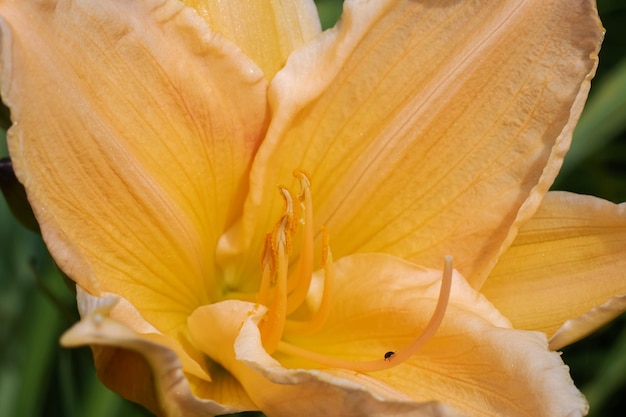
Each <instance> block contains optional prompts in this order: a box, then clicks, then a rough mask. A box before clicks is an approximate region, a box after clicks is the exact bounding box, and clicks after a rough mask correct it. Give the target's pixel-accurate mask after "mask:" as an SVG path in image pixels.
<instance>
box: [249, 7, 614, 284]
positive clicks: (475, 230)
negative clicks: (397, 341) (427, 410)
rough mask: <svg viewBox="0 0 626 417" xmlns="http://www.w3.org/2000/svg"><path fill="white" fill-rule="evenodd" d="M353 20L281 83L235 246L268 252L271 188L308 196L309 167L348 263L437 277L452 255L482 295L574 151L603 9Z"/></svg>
mask: <svg viewBox="0 0 626 417" xmlns="http://www.w3.org/2000/svg"><path fill="white" fill-rule="evenodd" d="M344 10H345V11H344V15H343V17H342V21H341V23H340V24H339V25H338V27H337V28H336V29H335V30H333V31H329V32H325V33H324V34H323V35H322V36H320V37H319V38H317V39H316V41H314V42H312V43H311V44H309V45H307V46H306V47H303V48H301V49H299V50H297V51H295V52H294V53H293V54H292V56H291V57H290V59H289V61H288V62H287V65H286V66H285V68H284V69H283V70H282V71H281V72H279V73H278V74H277V76H276V77H275V79H274V80H273V82H272V85H271V90H270V100H271V104H272V106H273V121H272V125H271V126H270V129H269V132H268V136H267V139H266V140H265V141H264V142H263V145H262V146H261V148H260V149H259V153H258V156H257V157H256V158H255V162H254V165H253V170H252V181H253V182H252V185H251V195H250V197H249V200H248V202H247V208H246V212H247V213H249V216H248V217H246V218H245V219H244V224H243V229H242V230H241V231H242V232H243V237H241V236H240V237H239V238H241V239H243V240H242V242H244V244H246V243H248V242H253V244H254V245H257V246H258V245H260V242H262V236H263V233H265V232H266V231H267V230H268V229H269V228H270V227H271V225H272V224H273V222H275V221H276V219H277V218H278V216H279V215H280V210H281V208H282V207H281V201H280V199H278V198H276V197H275V196H276V191H275V185H276V184H290V183H292V184H296V183H295V182H294V181H293V179H292V178H291V172H292V170H293V169H294V168H300V169H303V170H305V171H307V172H308V173H309V174H310V178H311V181H312V194H313V199H314V204H315V207H316V219H317V223H318V226H319V225H325V226H326V227H327V228H328V229H329V232H330V236H331V244H332V247H333V253H334V254H335V255H336V257H337V258H339V257H341V256H344V255H346V254H350V253H355V252H386V253H390V254H393V255H397V256H400V257H403V258H405V259H410V260H413V261H415V262H416V263H418V264H421V265H425V266H428V267H432V268H438V267H439V263H440V260H441V259H442V258H443V256H445V255H446V254H453V255H454V256H455V259H456V260H457V267H458V269H459V270H460V271H461V272H462V273H463V274H464V275H465V276H467V277H468V279H469V280H470V282H471V283H472V285H473V286H475V287H478V286H479V285H480V284H481V283H482V281H483V279H484V278H485V277H486V276H487V274H488V272H489V271H490V269H491V267H492V266H493V264H495V261H496V258H497V256H498V255H499V253H500V252H501V251H502V250H503V248H504V247H506V246H508V244H509V243H510V241H511V240H512V239H513V237H514V235H515V232H516V230H515V229H516V227H517V225H518V224H519V223H520V222H522V221H524V220H525V219H527V218H528V217H530V216H531V215H532V213H533V212H534V211H535V209H536V207H537V206H538V204H539V202H540V200H541V197H542V195H543V194H544V193H545V192H546V191H547V189H548V187H549V185H550V184H551V183H552V180H553V179H554V176H555V175H556V172H557V171H558V168H559V167H560V164H561V160H562V158H563V155H564V153H565V151H566V149H567V148H568V146H569V141H570V139H571V133H572V130H573V127H574V124H575V122H576V120H577V119H578V116H579V114H580V111H581V110H582V106H583V102H584V100H585V97H586V95H587V91H588V89H589V80H590V78H591V76H592V74H593V73H594V71H595V67H596V64H597V52H598V48H599V42H600V39H601V38H602V33H603V32H602V28H601V25H600V22H599V19H598V17H597V13H596V10H595V6H594V4H593V2H592V1H590V0H589V1H588V0H584V1H577V2H574V3H572V2H570V1H564V0H552V1H546V0H534V1H526V2H519V1H517V0H511V1H500V0H498V1H491V2H488V1H482V0H481V1H479V0H475V1H456V2H445V3H443V4H442V3H441V2H428V1H426V2H424V1H408V0H407V1H392V0H388V1H348V2H346V7H345V9H344ZM275 161H281V162H280V163H276V162H275ZM255 228H256V229H255ZM258 252H259V253H260V251H258ZM242 276H249V274H245V273H242Z"/></svg>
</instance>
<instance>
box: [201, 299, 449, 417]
mask: <svg viewBox="0 0 626 417" xmlns="http://www.w3.org/2000/svg"><path fill="white" fill-rule="evenodd" d="M264 312H265V310H264V309H263V307H260V306H258V305H257V306H255V305H254V304H251V303H247V302H244V301H235V300H229V301H224V302H221V303H218V304H212V305H208V306H204V307H200V308H199V309H198V310H196V312H194V313H193V314H192V316H191V317H190V319H189V330H190V334H191V337H192V339H193V341H194V344H195V345H196V346H197V347H198V348H199V349H201V350H203V351H204V352H205V353H206V354H207V355H208V356H209V357H211V358H212V359H213V360H216V361H217V362H219V363H220V364H221V365H222V366H224V367H225V368H226V369H227V370H228V371H230V372H231V373H232V374H233V375H234V376H235V377H237V379H238V380H239V381H240V382H241V384H242V385H243V386H244V388H245V389H246V390H247V392H248V394H249V395H250V397H251V398H252V400H253V401H254V402H255V403H256V405H257V406H258V407H259V408H260V409H261V410H262V411H263V412H264V413H266V414H267V415H270V416H276V417H281V416H284V417H292V416H307V417H316V416H320V417H327V416H331V415H332V416H350V417H370V416H379V417H387V416H388V417H394V416H398V417H399V416H424V417H453V416H459V414H458V413H457V412H455V411H454V410H451V409H450V408H449V407H447V406H445V405H443V404H439V403H436V402H432V401H427V402H424V403H416V402H413V401H410V400H408V399H407V397H406V396H403V395H402V394H401V393H398V392H394V390H393V389H389V388H388V387H387V388H385V389H376V390H372V389H371V388H372V387H370V386H365V385H362V384H360V383H358V382H355V381H351V380H350V379H349V378H348V377H349V375H345V374H344V375H340V376H337V375H333V373H327V372H323V371H317V370H305V369H286V368H284V367H282V366H281V364H280V363H279V362H277V361H276V360H275V359H273V358H272V357H271V356H269V355H268V354H267V353H266V352H265V350H264V349H263V346H262V343H261V338H260V333H259V330H258V327H257V323H258V321H259V320H260V319H261V318H262V316H263V314H264ZM207 329H211V331H207ZM383 393H384V394H383ZM383 395H384V396H383Z"/></svg>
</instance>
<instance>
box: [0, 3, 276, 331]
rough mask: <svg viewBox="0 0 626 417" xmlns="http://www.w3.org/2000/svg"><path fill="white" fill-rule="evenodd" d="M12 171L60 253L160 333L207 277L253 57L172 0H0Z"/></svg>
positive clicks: (248, 126) (231, 182)
mask: <svg viewBox="0 0 626 417" xmlns="http://www.w3.org/2000/svg"><path fill="white" fill-rule="evenodd" d="M0 15H1V16H2V27H1V28H2V56H1V74H0V77H1V79H2V98H3V100H4V101H5V103H7V104H8V105H9V106H10V108H11V113H12V119H13V121H14V126H13V127H12V128H11V130H10V131H9V148H10V154H11V157H12V160H13V162H14V165H15V169H16V173H17V175H18V177H19V179H20V181H21V182H23V183H24V185H25V186H26V189H27V192H28V196H29V199H30V202H31V204H32V206H33V207H34V209H35V212H36V215H37V218H38V220H39V222H40V224H41V227H42V231H43V235H44V238H45V240H46V243H47V245H48V247H49V249H50V250H51V252H52V254H53V255H54V257H55V259H56V261H57V263H58V264H59V265H60V266H61V268H62V269H63V270H64V271H65V272H66V273H67V274H68V275H69V276H70V277H71V278H72V279H74V280H75V281H76V282H78V283H79V284H80V285H81V286H83V287H84V288H86V289H87V290H88V291H89V292H91V293H93V294H97V293H98V292H100V291H104V292H107V291H108V292H111V293H116V294H123V295H124V296H125V297H126V298H127V299H128V300H129V301H130V302H131V303H132V304H133V305H134V306H135V307H137V309H138V310H140V311H141V313H142V314H143V316H144V317H145V318H146V319H147V320H148V321H149V322H150V323H152V324H153V325H154V326H155V327H157V328H158V329H159V330H160V331H162V332H164V333H169V334H170V335H172V334H175V333H176V330H175V329H176V328H177V327H178V326H181V325H183V324H184V322H185V320H186V317H187V315H188V313H189V312H190V311H192V310H193V309H195V307H196V306H198V305H202V304H205V303H207V302H210V301H211V300H212V298H213V297H215V291H218V288H217V287H218V285H217V283H216V280H217V278H216V270H215V262H214V259H213V256H214V248H215V242H216V240H217V238H218V237H219V235H220V234H221V233H222V232H223V230H224V229H225V228H226V227H228V225H229V224H230V223H232V222H233V220H234V219H235V218H236V217H237V216H238V211H239V210H240V206H241V202H240V201H241V199H242V198H243V195H245V193H246V180H247V172H248V169H249V164H250V160H251V157H252V155H253V153H254V152H255V150H256V148H257V146H258V142H259V140H260V138H261V137H262V135H263V132H264V129H265V123H266V122H265V118H266V114H265V111H266V99H265V90H266V83H265V81H264V80H263V76H262V73H261V72H260V71H259V69H258V68H257V67H256V66H255V64H254V63H253V62H251V61H250V60H249V59H248V58H246V57H244V56H243V55H242V54H241V53H240V52H239V50H238V49H237V48H236V47H235V46H234V45H232V44H231V43H230V42H228V41H225V40H223V39H222V38H220V37H219V36H217V35H215V34H214V33H212V32H210V31H209V29H208V28H207V26H206V23H205V22H204V20H202V19H201V18H199V17H198V16H197V15H196V13H195V12H194V11H193V10H192V9H191V8H186V7H184V6H183V5H182V4H180V3H179V2H177V1H173V0H148V1H106V2H102V1H100V0H87V1H82V2H75V1H70V0H58V1H56V0H43V1H27V0H25V1H19V2H2V3H1V4H0Z"/></svg>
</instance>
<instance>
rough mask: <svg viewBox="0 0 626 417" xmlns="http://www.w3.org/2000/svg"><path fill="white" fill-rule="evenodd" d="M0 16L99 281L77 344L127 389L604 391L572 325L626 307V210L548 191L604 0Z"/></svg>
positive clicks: (65, 2)
mask: <svg viewBox="0 0 626 417" xmlns="http://www.w3.org/2000/svg"><path fill="white" fill-rule="evenodd" d="M0 15H1V16H2V21H1V30H2V54H1V60H2V61H1V68H0V71H1V73H0V77H1V80H2V97H3V100H5V102H6V103H7V104H8V105H9V106H10V107H11V110H12V119H13V121H14V125H13V127H12V128H11V130H10V132H9V147H10V153H11V157H12V160H13V162H14V165H15V169H16V173H17V175H18V178H19V179H20V181H21V182H22V183H23V184H24V185H25V187H26V189H27V192H28V196H29V199H30V202H31V204H32V206H33V208H34V211H35V214H36V216H37V218H38V221H39V223H40V225H41V230H42V233H43V236H44V238H45V240H46V243H47V245H48V247H49V249H50V251H51V253H52V254H53V256H54V257H55V259H56V261H57V262H58V264H59V265H60V267H61V268H62V269H63V270H64V271H65V272H66V273H67V274H68V275H69V276H70V277H71V278H72V279H73V280H74V281H76V283H77V292H78V305H79V309H80V311H81V315H82V320H81V321H80V322H79V323H77V324H76V325H75V326H74V327H73V328H72V329H70V330H69V331H68V332H67V333H66V334H65V335H64V337H63V338H62V343H63V344H65V345H66V346H77V345H82V344H89V345H92V347H93V352H94V358H95V362H96V367H97V369H98V373H99V376H100V378H101V379H102V380H103V382H104V383H105V384H106V385H108V386H109V387H110V388H111V389H113V390H115V391H116V392H118V393H120V394H121V395H123V396H125V397H127V398H130V399H131V400H133V401H136V402H139V403H141V404H143V405H145V406H146V407H147V408H149V409H150V410H152V411H154V412H155V413H157V414H159V415H164V416H183V415H184V416H206V415H215V414H223V413H229V412H236V411H241V410H254V409H260V410H263V411H264V412H265V413H266V414H267V415H269V416H299V415H306V416H316V415H321V416H330V415H337V416H366V415H367V416H369V415H381V416H383V415H384V416H393V415H403V416H404V415H433V416H434V415H457V412H460V413H462V414H465V415H477V416H502V415H506V416H542V415H543V416H570V415H582V414H584V413H585V412H586V408H587V405H586V402H585V400H584V398H583V397H582V395H581V394H580V393H579V392H578V390H577V389H576V388H575V386H574V385H573V383H572V381H571V379H570V377H569V374H568V372H567V368H566V366H565V365H564V364H563V362H562V361H561V359H560V357H559V354H558V353H556V352H554V351H552V350H550V349H549V348H548V339H547V336H548V337H552V339H551V346H552V348H554V349H556V348H559V347H560V346H562V345H564V344H566V343H570V342H572V341H573V340H575V339H576V338H578V337H582V336H584V334H585V333H586V332H588V331H591V330H592V329H594V328H597V327H598V326H600V325H602V324H603V323H604V322H606V321H607V320H609V319H610V318H612V317H614V316H615V315H616V314H618V313H619V312H620V311H623V310H624V308H625V305H624V304H625V302H624V296H623V294H626V284H625V283H624V281H625V280H624V274H623V271H624V267H625V266H626V265H625V262H626V261H625V260H624V259H626V257H625V256H624V254H625V253H624V252H625V250H624V247H626V245H625V243H626V242H625V241H626V214H625V212H624V211H625V209H624V207H623V206H616V205H613V204H610V203H607V202H602V201H598V200H595V199H593V198H590V197H582V196H575V195H572V194H566V193H557V194H550V193H548V194H547V197H546V198H545V199H544V198H543V197H544V196H546V193H547V190H548V188H549V186H550V184H551V183H552V181H553V179H554V177H555V175H556V173H557V171H558V169H559V166H560V164H561V161H562V158H563V156H564V154H565V152H566V150H567V148H568V146H569V141H570V139H571V133H572V130H573V128H574V125H575V123H576V121H577V119H578V117H579V115H580V112H581V110H582V106H583V103H584V101H585V98H586V95H587V91H588V89H589V84H590V79H591V77H592V76H593V73H594V72H595V68H596V64H597V52H598V48H599V43H600V40H601V38H602V28H601V25H600V22H599V20H598V17H597V14H596V10H595V5H594V4H593V3H592V2H590V1H582V0H581V1H575V2H571V1H564V0H551V1H550V0H531V1H527V2H523V3H522V2H519V1H517V0H510V1H504V0H498V1H493V2H488V1H477V0H468V1H446V2H430V1H414V0H395V1H394V0H376V1H374V0H370V1H367V0H360V1H359V0H352V1H347V2H346V4H345V8H344V14H343V17H342V20H341V22H340V24H339V25H338V26H337V27H336V28H334V29H333V30H330V31H327V32H324V33H320V28H319V21H318V18H317V15H316V12H315V8H314V4H313V3H312V2H310V1H305V0H300V1H298V0H292V1H287V0H284V1H280V0H273V1H268V2H243V1H234V0H233V1H228V2H223V1H208V0H207V1H189V2H187V4H183V3H180V2H178V1H175V0H144V1H131V0H110V1H104V0H81V1H79V0H37V1H35V0H21V1H10V0H2V1H0ZM542 200H543V202H542ZM535 213H537V214H536V215H535ZM533 216H534V217H533ZM518 232H519V233H518ZM448 255H451V256H453V257H454V261H453V262H454V265H452V261H451V260H450V258H446V257H447V256H448ZM444 259H445V261H444ZM452 266H454V268H455V269H454V271H453V270H452ZM483 284H484V285H483ZM479 290H480V291H481V292H482V293H481V292H479ZM483 294H486V295H487V297H485V296H484V295H483ZM620 296H621V298H620ZM488 299H489V301H488ZM492 303H493V304H492ZM494 306H495V307H494ZM499 310H500V311H499ZM502 313H504V314H502ZM511 323H512V324H511ZM564 323H566V324H565V325H564V326H563V327H562V325H563V324H564ZM529 330H539V331H529ZM433 334H434V335H433Z"/></svg>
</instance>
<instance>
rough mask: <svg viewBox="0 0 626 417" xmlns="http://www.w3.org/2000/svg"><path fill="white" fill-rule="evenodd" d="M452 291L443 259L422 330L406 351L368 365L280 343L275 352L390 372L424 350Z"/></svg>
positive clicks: (358, 369)
mask: <svg viewBox="0 0 626 417" xmlns="http://www.w3.org/2000/svg"><path fill="white" fill-rule="evenodd" d="M451 287H452V257H451V256H446V257H445V262H444V268H443V274H442V278H441V287H440V290H439V298H438V300H437V305H436V306H435V310H434V311H433V314H432V316H431V318H430V320H429V322H428V324H427V325H426V327H425V328H424V330H423V331H422V332H421V333H420V334H419V335H418V336H417V337H415V339H413V341H412V342H411V343H409V344H408V345H407V346H406V347H404V348H402V349H400V350H397V351H395V352H385V353H381V356H380V359H376V360H371V361H350V360H345V359H339V358H333V357H330V356H326V355H322V354H320V353H317V352H313V351H310V350H307V349H303V348H301V347H298V346H294V345H291V344H289V343H287V342H284V341H281V342H280V343H279V344H278V346H277V350H279V351H280V352H282V353H285V354H288V355H292V356H297V357H301V358H304V359H307V360H310V361H312V362H316V363H318V364H320V365H324V366H327V367H329V368H339V369H350V370H353V371H356V372H376V371H383V370H385V369H389V368H392V367H394V366H397V365H399V364H400V363H402V362H404V361H406V360H407V359H408V358H410V357H411V356H412V355H414V354H415V353H416V352H417V351H418V350H419V349H420V348H421V347H422V346H424V345H425V344H426V343H427V342H428V341H429V340H430V339H432V337H433V336H434V335H435V333H436V332H437V330H438V329H439V326H440V325H441V322H442V321H443V318H444V315H445V312H446V309H447V307H448V301H449V299H450V291H451Z"/></svg>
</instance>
